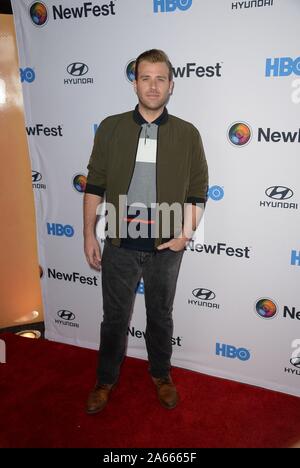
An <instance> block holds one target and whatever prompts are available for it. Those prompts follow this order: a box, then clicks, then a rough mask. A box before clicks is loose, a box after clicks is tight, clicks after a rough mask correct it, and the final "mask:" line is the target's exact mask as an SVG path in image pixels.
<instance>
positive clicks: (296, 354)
mask: <svg viewBox="0 0 300 468" xmlns="http://www.w3.org/2000/svg"><path fill="white" fill-rule="evenodd" d="M291 348H292V350H293V351H292V354H291V357H290V364H291V365H292V367H285V368H284V372H285V373H287V374H293V375H298V376H299V375H300V339H299V338H296V339H295V340H293V341H292V343H291Z"/></svg>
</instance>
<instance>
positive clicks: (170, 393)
mask: <svg viewBox="0 0 300 468" xmlns="http://www.w3.org/2000/svg"><path fill="white" fill-rule="evenodd" d="M152 380H153V382H154V383H155V385H156V390H157V394H158V399H159V402H160V404H161V405H162V406H163V407H164V408H167V409H172V408H175V406H176V405H177V403H178V399H179V396H178V393H177V390H176V387H175V385H174V383H173V381H172V378H171V376H170V375H168V376H167V377H165V378H161V379H157V378H155V377H152Z"/></svg>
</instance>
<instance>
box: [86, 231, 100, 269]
mask: <svg viewBox="0 0 300 468" xmlns="http://www.w3.org/2000/svg"><path fill="white" fill-rule="evenodd" d="M84 253H85V257H86V260H87V262H88V264H89V265H90V266H91V267H92V268H95V270H100V267H101V251H100V246H99V243H98V241H97V239H96V237H95V236H88V237H87V236H85V238H84Z"/></svg>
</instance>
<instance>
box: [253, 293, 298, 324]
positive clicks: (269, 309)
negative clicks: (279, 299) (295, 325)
mask: <svg viewBox="0 0 300 468" xmlns="http://www.w3.org/2000/svg"><path fill="white" fill-rule="evenodd" d="M254 310H255V312H256V315H258V317H260V318H262V319H265V320H270V319H273V318H275V317H276V316H278V312H279V307H278V305H277V304H276V302H275V301H274V300H273V299H270V298H268V297H264V298H261V299H258V300H257V301H256V302H255V306H254ZM282 317H283V318H284V319H286V318H289V319H291V320H295V319H296V320H300V311H297V309H296V307H294V306H292V307H290V306H287V305H284V306H283V309H282Z"/></svg>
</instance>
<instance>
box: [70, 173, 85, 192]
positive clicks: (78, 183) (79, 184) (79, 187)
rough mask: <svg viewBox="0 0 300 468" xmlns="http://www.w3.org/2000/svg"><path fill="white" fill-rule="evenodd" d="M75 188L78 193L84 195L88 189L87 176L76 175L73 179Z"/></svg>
mask: <svg viewBox="0 0 300 468" xmlns="http://www.w3.org/2000/svg"><path fill="white" fill-rule="evenodd" d="M73 187H74V189H75V190H76V192H79V193H84V191H85V187H86V176H85V175H83V174H76V175H75V176H74V177H73Z"/></svg>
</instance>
